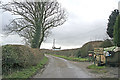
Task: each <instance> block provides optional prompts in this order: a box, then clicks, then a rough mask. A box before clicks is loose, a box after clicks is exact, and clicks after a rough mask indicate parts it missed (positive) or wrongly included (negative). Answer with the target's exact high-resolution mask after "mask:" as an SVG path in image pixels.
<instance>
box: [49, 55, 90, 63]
mask: <svg viewBox="0 0 120 80" xmlns="http://www.w3.org/2000/svg"><path fill="white" fill-rule="evenodd" d="M50 55H51V54H50ZM52 55H53V56H56V57H60V58H64V59H67V60H70V61H78V62H88V61H89V59H88V58H74V57H67V56H61V55H55V54H52Z"/></svg>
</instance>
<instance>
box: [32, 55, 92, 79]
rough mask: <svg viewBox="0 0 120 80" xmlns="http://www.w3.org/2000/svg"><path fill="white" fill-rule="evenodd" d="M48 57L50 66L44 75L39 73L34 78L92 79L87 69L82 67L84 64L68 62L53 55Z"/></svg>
mask: <svg viewBox="0 0 120 80" xmlns="http://www.w3.org/2000/svg"><path fill="white" fill-rule="evenodd" d="M46 56H47V57H48V58H49V64H48V65H47V66H46V69H45V70H44V71H43V72H42V73H40V72H38V73H37V74H36V75H35V76H34V78H92V76H90V75H89V74H88V72H87V71H86V70H85V68H84V69H82V68H81V67H80V66H83V64H80V63H79V62H73V61H68V60H65V59H62V58H58V57H54V56H51V55H46ZM84 63H86V62H84Z"/></svg>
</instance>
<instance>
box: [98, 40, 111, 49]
mask: <svg viewBox="0 0 120 80" xmlns="http://www.w3.org/2000/svg"><path fill="white" fill-rule="evenodd" d="M111 46H113V44H112V42H111V41H110V40H109V39H106V40H105V41H103V42H102V44H101V45H100V47H103V48H107V47H111Z"/></svg>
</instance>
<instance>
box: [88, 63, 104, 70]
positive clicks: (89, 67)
mask: <svg viewBox="0 0 120 80" xmlns="http://www.w3.org/2000/svg"><path fill="white" fill-rule="evenodd" d="M87 68H88V69H104V68H105V66H96V65H94V64H92V65H89V66H88V67H87Z"/></svg>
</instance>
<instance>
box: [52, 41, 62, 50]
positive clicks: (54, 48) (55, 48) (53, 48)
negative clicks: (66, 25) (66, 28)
mask: <svg viewBox="0 0 120 80" xmlns="http://www.w3.org/2000/svg"><path fill="white" fill-rule="evenodd" d="M60 49H61V47H59V48H57V47H55V39H54V40H53V47H52V50H60Z"/></svg>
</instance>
